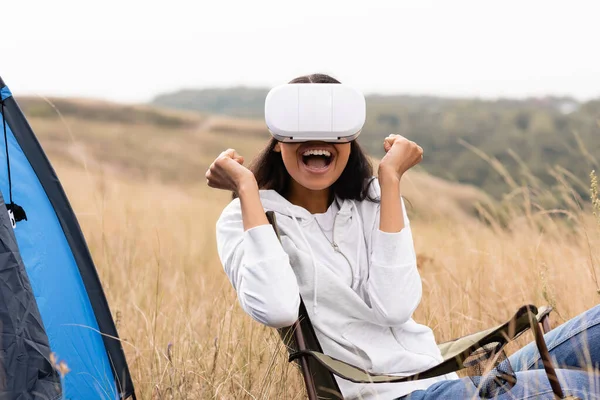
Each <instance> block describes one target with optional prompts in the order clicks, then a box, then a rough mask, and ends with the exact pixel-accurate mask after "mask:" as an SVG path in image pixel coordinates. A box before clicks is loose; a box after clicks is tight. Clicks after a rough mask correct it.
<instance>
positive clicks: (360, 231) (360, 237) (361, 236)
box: [352, 201, 365, 282]
mask: <svg viewBox="0 0 600 400" xmlns="http://www.w3.org/2000/svg"><path fill="white" fill-rule="evenodd" d="M352 208H353V209H354V212H355V214H356V221H357V222H358V229H357V231H356V233H357V235H358V240H357V241H356V280H357V281H358V282H360V253H361V249H362V243H361V242H364V240H365V234H364V232H363V223H362V219H361V218H360V214H359V213H358V207H357V206H356V203H355V202H354V201H352Z"/></svg>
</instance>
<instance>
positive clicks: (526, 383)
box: [401, 305, 600, 400]
mask: <svg viewBox="0 0 600 400" xmlns="http://www.w3.org/2000/svg"><path fill="white" fill-rule="evenodd" d="M544 338H545V339H546V344H547V345H548V350H549V351H550V355H551V356H552V358H553V361H554V366H555V368H556V372H557V374H558V379H559V381H560V383H561V387H562V389H563V391H564V392H565V395H573V396H577V397H579V398H581V399H600V305H598V306H595V307H593V308H591V309H590V310H588V311H586V312H584V313H583V314H580V315H578V316H577V317H575V318H573V319H571V320H569V321H567V322H566V323H564V324H562V325H560V326H558V327H556V328H554V329H553V330H551V331H550V332H548V333H547V334H545V335H544ZM509 360H510V364H511V366H512V368H513V369H514V371H515V372H516V376H517V383H516V384H515V386H513V387H512V388H511V389H510V390H509V391H508V392H506V393H503V394H500V395H498V396H497V397H495V398H497V399H511V400H522V399H549V400H553V399H554V395H553V393H552V389H551V388H550V384H549V383H548V378H547V377H546V372H545V371H544V369H543V368H544V367H543V365H542V362H541V360H540V355H539V352H538V351H537V347H536V345H535V343H534V342H532V343H529V344H528V345H527V346H525V347H523V348H522V349H520V350H519V351H517V352H516V353H514V354H513V355H511V356H510V357H509ZM591 367H593V368H594V370H595V371H594V372H590V370H589V368H591ZM584 369H587V371H584ZM470 398H475V399H477V398H478V390H477V388H476V387H475V385H474V384H473V382H472V381H471V378H469V377H467V378H463V379H458V380H450V381H442V382H438V383H435V384H433V385H432V386H430V387H429V388H427V389H426V390H418V391H415V392H413V393H411V394H409V395H407V396H404V397H402V398H401V399H402V400H405V399H406V400H422V399H470Z"/></svg>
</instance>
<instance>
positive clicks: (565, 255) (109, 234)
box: [58, 165, 600, 399]
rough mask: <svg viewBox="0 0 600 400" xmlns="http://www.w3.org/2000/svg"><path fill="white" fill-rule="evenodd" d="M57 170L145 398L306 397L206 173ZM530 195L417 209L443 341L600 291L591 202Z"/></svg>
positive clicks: (425, 270)
mask: <svg viewBox="0 0 600 400" xmlns="http://www.w3.org/2000/svg"><path fill="white" fill-rule="evenodd" d="M58 170H59V174H60V176H61V179H62V181H63V183H64V184H65V186H66V189H67V192H68V194H69V196H70V198H71V201H72V202H73V205H74V207H75V210H76V212H77V214H78V216H79V219H80V222H81V224H82V226H83V229H84V233H85V235H86V238H87V240H88V243H89V246H90V248H91V251H92V253H93V256H94V259H95V261H96V264H97V268H98V270H99V273H100V276H101V279H102V282H103V285H104V288H105V291H106V293H107V296H108V300H109V303H110V305H111V308H112V311H113V314H114V316H115V319H116V322H117V325H118V330H119V333H120V335H121V338H122V339H123V341H124V347H125V351H126V355H127V358H128V361H129V365H130V368H131V372H132V375H133V379H134V382H135V384H136V389H137V392H138V394H139V397H140V398H141V399H240V398H251V399H298V398H303V397H304V393H303V385H302V382H301V380H300V376H299V373H298V371H296V369H295V367H294V366H292V365H289V364H288V363H287V361H286V358H287V357H286V354H285V349H284V348H283V347H282V345H281V344H280V342H279V338H278V336H277V334H276V332H274V331H273V330H272V329H269V328H265V327H263V326H261V325H260V324H258V323H257V322H254V321H252V320H251V319H250V317H248V316H247V315H245V314H244V313H243V312H242V311H241V310H240V307H239V306H238V304H237V300H236V296H235V293H234V291H233V289H232V288H231V286H230V284H229V282H228V281H227V279H226V277H225V274H224V273H223V271H222V267H221V265H220V262H219V259H218V256H217V254H216V244H215V236H214V226H215V222H216V220H217V218H218V216H219V214H220V211H221V210H222V208H223V206H224V205H225V204H226V203H227V202H228V201H229V197H228V195H227V194H226V193H220V192H216V191H213V190H209V189H208V188H205V187H203V184H202V183H201V182H200V183H199V184H198V185H196V187H184V186H169V185H164V184H160V183H150V182H144V181H133V180H132V181H127V180H126V179H124V178H123V177H120V178H117V177H116V176H115V175H99V174H92V173H89V172H88V173H86V172H85V171H83V170H81V169H74V168H72V166H70V165H59V168H58ZM523 204H526V203H525V202H524V203H522V204H521V205H518V203H513V205H512V207H513V210H512V212H513V213H514V214H515V215H516V217H515V218H514V219H513V220H511V221H510V222H511V226H510V227H509V228H500V227H498V226H495V225H494V224H489V223H487V224H486V223H481V222H477V221H474V220H462V219H461V216H458V217H457V218H454V217H453V216H451V215H448V216H447V218H442V217H440V218H436V219H435V220H420V219H417V220H415V221H414V222H413V230H414V237H415V244H416V249H417V253H418V254H419V264H420V265H419V268H420V271H421V276H422V279H423V282H424V295H423V301H422V304H421V306H420V307H419V308H418V310H417V312H416V314H415V319H416V320H417V321H418V322H421V323H425V324H427V325H429V326H430V327H432V328H433V329H434V331H435V334H436V337H437V339H438V340H439V341H444V340H447V339H451V338H454V337H458V336H461V335H464V334H466V333H469V332H474V331H477V330H479V329H482V328H486V327H489V326H491V325H493V324H497V323H498V322H501V321H503V320H505V319H507V318H508V317H509V316H510V315H511V313H512V312H514V311H515V310H516V309H517V307H518V306H520V305H522V304H524V303H533V304H537V305H542V304H551V305H552V306H554V307H555V310H556V313H555V314H554V315H553V317H552V323H553V325H556V324H559V323H561V322H564V321H565V320H567V319H569V318H571V317H573V316H575V315H576V314H578V313H580V312H582V311H584V310H586V309H587V308H589V307H591V306H593V305H595V304H597V303H598V297H599V295H598V289H599V287H600V286H599V282H598V274H600V270H599V267H600V258H599V256H598V254H599V252H598V249H599V248H600V227H599V226H598V224H597V223H596V221H595V219H594V218H593V216H592V211H591V210H589V209H587V210H568V212H567V214H563V215H566V217H564V216H563V218H562V219H557V218H556V214H552V213H541V212H540V213H537V214H534V213H532V212H531V209H533V207H532V208H531V209H530V210H529V211H527V210H526V209H525V206H524V205H523ZM519 207H520V209H519ZM409 212H410V210H409ZM530 339H531V337H530V336H527V337H526V338H523V339H521V341H520V344H522V343H523V342H524V341H526V340H530ZM513 349H514V347H513Z"/></svg>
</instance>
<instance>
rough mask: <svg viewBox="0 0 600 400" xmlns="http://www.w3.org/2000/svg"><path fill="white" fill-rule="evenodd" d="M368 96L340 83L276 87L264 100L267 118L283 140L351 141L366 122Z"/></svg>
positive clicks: (276, 134) (295, 84)
mask: <svg viewBox="0 0 600 400" xmlns="http://www.w3.org/2000/svg"><path fill="white" fill-rule="evenodd" d="M365 118H366V102H365V97H364V96H363V94H362V93H361V92H359V91H358V90H356V89H354V88H351V87H349V86H345V85H342V84H338V83H292V84H285V85H281V86H277V87H275V88H273V89H271V91H269V94H268V95H267V98H266V100H265V121H266V123H267V127H268V128H269V131H270V132H271V135H272V136H273V137H274V138H275V139H277V140H278V141H280V142H307V141H310V140H319V141H325V142H336V143H343V142H350V141H352V140H354V139H356V138H357V137H358V135H359V134H360V131H361V130H362V128H363V125H364V124H365Z"/></svg>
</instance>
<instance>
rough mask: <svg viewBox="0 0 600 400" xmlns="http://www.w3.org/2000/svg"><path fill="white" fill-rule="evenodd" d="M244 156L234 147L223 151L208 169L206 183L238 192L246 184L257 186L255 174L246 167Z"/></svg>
mask: <svg viewBox="0 0 600 400" xmlns="http://www.w3.org/2000/svg"><path fill="white" fill-rule="evenodd" d="M243 164H244V157H242V156H241V155H239V154H238V153H237V152H236V151H235V150H234V149H228V150H225V151H224V152H222V153H221V154H220V155H219V157H217V158H216V159H215V161H213V163H212V164H211V165H210V168H208V171H206V175H205V176H206V183H207V184H208V186H210V187H212V188H216V189H222V190H230V191H232V192H235V193H238V192H239V191H240V189H241V188H242V187H244V186H245V185H253V186H256V179H255V178H254V174H252V172H251V171H250V170H249V169H248V168H246V167H244V165H243Z"/></svg>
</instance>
